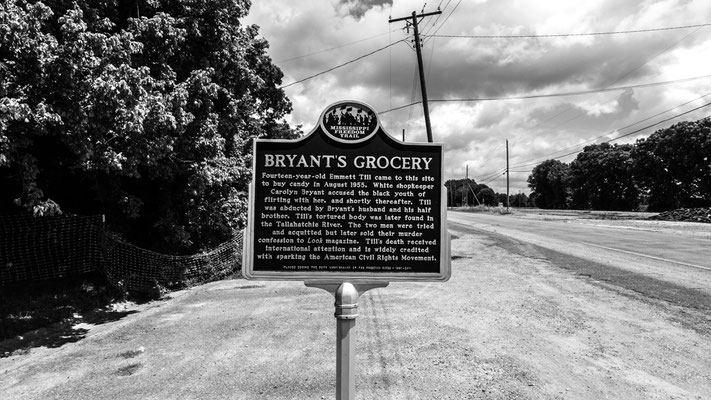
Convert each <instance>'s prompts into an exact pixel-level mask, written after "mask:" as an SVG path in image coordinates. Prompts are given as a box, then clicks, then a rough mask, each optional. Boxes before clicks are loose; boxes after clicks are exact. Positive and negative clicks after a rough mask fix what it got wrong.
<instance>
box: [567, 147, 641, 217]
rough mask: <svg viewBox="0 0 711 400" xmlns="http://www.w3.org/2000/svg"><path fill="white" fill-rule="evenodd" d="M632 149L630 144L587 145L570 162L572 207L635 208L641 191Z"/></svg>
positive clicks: (600, 208) (627, 209)
mask: <svg viewBox="0 0 711 400" xmlns="http://www.w3.org/2000/svg"><path fill="white" fill-rule="evenodd" d="M632 149H633V146H632V145H629V144H624V145H617V144H615V145H610V144H609V143H602V144H597V145H591V146H585V148H584V149H583V151H582V152H581V153H578V156H577V157H576V158H575V160H573V162H571V163H570V181H569V183H570V189H571V207H572V208H580V209H594V210H620V211H629V210H634V209H636V208H637V206H638V197H639V196H638V195H639V193H638V190H637V187H636V186H635V183H634V180H633V177H632V161H631V158H630V153H631V152H632Z"/></svg>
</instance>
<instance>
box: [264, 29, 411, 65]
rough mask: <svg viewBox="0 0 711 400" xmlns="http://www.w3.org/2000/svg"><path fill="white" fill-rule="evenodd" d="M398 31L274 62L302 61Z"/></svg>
mask: <svg viewBox="0 0 711 400" xmlns="http://www.w3.org/2000/svg"><path fill="white" fill-rule="evenodd" d="M398 30H399V29H393V30H390V31H388V32H383V33H379V34H377V35H373V36H368V37H366V38H363V39H358V40H355V41H353V42H349V43H345V44H341V45H338V46H335V47H329V48H327V49H323V50H318V51H315V52H313V53H307V54H302V55H300V56H296V57H291V58H287V59H284V60H279V61H276V63H278V64H281V63H287V62H291V61H294V60H299V59H302V58H306V57H310V56H315V55H317V54H321V53H326V52H329V51H332V50H338V49H341V48H343V47H347V46H350V45H354V44H357V43H361V42H365V41H367V40H370V39H375V38H377V37H381V36H385V35H389V34H391V33H393V32H396V31H398Z"/></svg>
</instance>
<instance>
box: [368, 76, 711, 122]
mask: <svg viewBox="0 0 711 400" xmlns="http://www.w3.org/2000/svg"><path fill="white" fill-rule="evenodd" d="M710 77H711V74H710V75H702V76H695V77H690V78H682V79H675V80H671V81H662V82H652V83H643V84H638V85H628V86H616V87H608V88H599V89H591V90H576V91H570V92H556V93H542V94H531V95H522V96H506V97H476V98H469V99H430V100H429V102H430V103H466V102H480V101H502V100H530V99H539V98H546V97H565V96H579V95H584V94H590V93H601V92H612V91H617V90H630V89H635V88H645V87H652V86H663V85H670V84H673V83H680V82H689V81H694V80H699V79H705V78H710ZM420 103H422V102H421V101H417V102H412V103H410V104H405V105H402V106H398V107H394V108H391V109H389V110H384V111H379V112H378V113H379V114H385V113H389V112H392V111H397V110H400V109H403V108H407V107H412V106H414V105H417V104H420Z"/></svg>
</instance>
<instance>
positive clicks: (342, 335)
mask: <svg viewBox="0 0 711 400" xmlns="http://www.w3.org/2000/svg"><path fill="white" fill-rule="evenodd" d="M304 284H305V285H306V286H308V287H316V288H320V289H323V290H326V291H327V292H329V293H331V294H333V295H334V297H335V298H336V303H335V307H336V312H335V313H334V316H335V317H336V400H354V399H355V378H354V375H355V338H354V337H353V336H352V335H351V329H352V328H354V327H355V322H356V317H358V298H359V297H360V295H361V294H363V293H365V292H366V291H368V290H370V289H375V288H379V287H386V286H388V284H389V282H374V283H357V284H355V285H354V284H351V283H348V282H339V283H321V282H304Z"/></svg>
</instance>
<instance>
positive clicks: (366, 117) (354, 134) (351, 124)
mask: <svg viewBox="0 0 711 400" xmlns="http://www.w3.org/2000/svg"><path fill="white" fill-rule="evenodd" d="M321 127H322V128H323V130H324V132H326V133H327V134H328V135H329V136H331V137H332V138H333V139H335V140H337V141H339V142H345V143H358V142H362V141H364V140H367V139H368V138H370V137H371V136H372V135H373V134H375V131H377V130H378V115H377V114H376V113H375V111H373V109H372V108H370V106H368V105H367V104H365V103H360V102H357V101H343V102H338V103H335V104H332V105H331V106H329V107H328V108H326V111H324V112H323V115H321Z"/></svg>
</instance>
